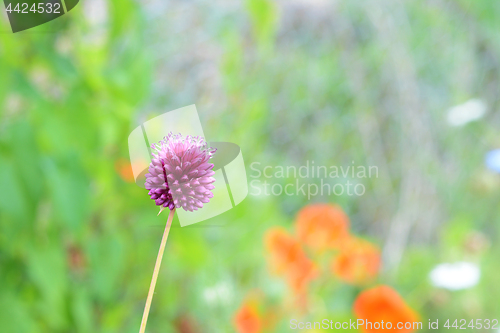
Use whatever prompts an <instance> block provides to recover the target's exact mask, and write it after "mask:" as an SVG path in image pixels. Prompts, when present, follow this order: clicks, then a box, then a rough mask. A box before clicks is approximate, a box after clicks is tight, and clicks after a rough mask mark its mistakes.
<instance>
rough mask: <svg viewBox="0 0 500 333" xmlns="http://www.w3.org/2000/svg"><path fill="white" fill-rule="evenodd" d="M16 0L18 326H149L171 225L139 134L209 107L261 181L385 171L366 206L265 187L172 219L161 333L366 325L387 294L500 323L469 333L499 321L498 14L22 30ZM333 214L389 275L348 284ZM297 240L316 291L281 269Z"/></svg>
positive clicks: (6, 47)
mask: <svg viewBox="0 0 500 333" xmlns="http://www.w3.org/2000/svg"><path fill="white" fill-rule="evenodd" d="M1 8H2V9H1V10H2V15H0V27H1V29H0V30H1V31H2V32H1V33H0V328H1V331H2V332H6V333H10V332H16V333H24V332H27V333H29V332H61V333H63V332H71V333H73V332H77V333H80V332H106V333H107V332H120V333H121V332H124V333H128V332H137V331H138V328H139V325H140V320H141V316H142V311H143V307H144V302H145V299H146V295H147V291H148V288H149V283H150V279H151V275H152V271H153V267H154V262H155V259H156V254H157V251H158V247H159V243H160V239H161V236H162V233H163V228H164V224H165V221H166V215H163V214H162V215H163V216H162V215H160V216H159V217H157V216H156V215H157V212H158V209H157V207H156V206H155V205H154V203H153V201H152V200H150V199H149V196H148V195H147V191H146V190H144V189H143V188H140V187H138V186H137V185H135V184H134V180H133V176H132V172H131V169H130V162H129V156H128V146H127V138H128V135H129V133H130V131H131V130H132V129H134V128H135V127H136V126H138V125H139V124H141V123H143V122H144V121H146V120H148V119H150V118H152V117H155V116H157V115H159V114H162V113H164V112H166V111H169V110H174V109H177V108H180V107H183V106H186V105H190V104H196V106H197V109H198V112H199V115H200V118H201V121H202V123H203V126H204V131H205V134H206V136H207V140H208V141H210V140H212V141H227V142H234V143H237V144H239V145H240V147H241V150H242V153H243V157H244V159H245V163H246V165H247V173H248V175H249V181H250V180H252V179H251V178H250V176H251V169H250V168H249V166H250V164H251V163H254V162H259V163H261V164H260V165H261V168H262V167H264V166H267V165H269V166H278V165H280V166H297V167H299V166H302V165H305V164H306V161H314V162H315V164H316V165H325V166H331V165H336V166H349V165H352V163H354V164H355V165H366V166H377V168H378V177H372V178H367V179H362V180H360V181H361V182H362V183H363V184H364V186H365V187H366V193H364V195H362V196H348V195H340V196H337V195H316V196H314V197H311V198H310V199H308V198H307V196H303V195H294V196H287V195H278V196H276V195H269V196H262V195H260V196H256V195H252V191H250V193H251V194H250V195H249V196H248V197H247V199H246V200H245V201H243V202H242V203H241V204H239V205H238V206H237V207H236V208H234V209H232V210H230V211H228V212H227V213H224V214H223V215H220V216H217V217H215V218H213V219H211V220H210V221H207V222H206V223H205V222H202V223H199V224H196V225H193V226H189V227H185V228H180V226H179V224H178V221H177V219H174V226H173V228H172V230H171V233H170V237H169V240H168V243H167V249H166V253H165V256H164V258H163V265H162V270H161V272H160V276H159V280H158V284H157V288H156V293H155V297H154V300H153V305H152V310H151V313H150V316H149V322H148V328H147V331H148V332H152V333H153V332H180V333H195V332H239V333H258V332H289V331H290V328H289V321H290V320H291V319H292V318H295V319H297V320H298V321H303V322H306V321H315V320H318V321H319V320H321V319H323V318H330V319H332V320H334V321H335V320H342V321H343V320H349V319H355V318H357V312H356V309H354V308H353V304H354V303H355V302H356V301H357V300H359V295H360V294H361V293H363V292H364V291H366V290H369V289H370V288H375V287H376V286H380V285H387V286H389V287H390V288H391V289H393V290H395V291H396V292H397V293H398V295H400V297H401V299H402V300H404V303H405V306H407V307H409V308H411V309H412V310H413V311H414V313H416V314H418V317H419V318H420V319H421V321H422V322H423V323H424V324H423V330H424V331H427V330H428V327H427V323H428V320H429V319H430V320H431V321H435V320H437V319H438V320H439V323H440V325H439V326H440V327H439V329H438V331H448V330H449V329H448V328H444V327H443V324H444V323H445V322H446V320H447V319H451V322H450V326H451V324H452V322H453V321H454V320H456V319H458V320H459V321H460V319H464V320H466V321H467V325H465V326H464V328H465V330H466V331H487V332H492V331H495V332H498V331H499V329H500V325H497V326H496V328H493V327H494V326H493V325H492V326H491V327H489V328H485V327H483V328H481V329H479V328H477V327H475V326H474V325H473V326H472V327H468V324H469V321H470V320H471V319H474V320H476V319H481V320H485V319H489V320H493V319H497V320H498V319H500V286H499V284H498V281H499V276H500V260H499V259H498V258H499V257H500V247H499V245H498V237H499V235H500V230H499V218H498V213H499V210H500V206H499V205H498V203H499V199H500V176H499V175H498V172H499V171H500V158H498V155H496V154H497V151H496V150H495V149H496V148H500V134H499V130H498V129H499V128H500V113H498V112H497V111H498V107H499V88H500V78H499V72H500V37H499V35H498V31H500V20H499V19H498V18H499V17H500V3H499V2H497V1H490V0H481V1H479V0H476V1H471V0H453V1H452V0H425V1H422V0H408V1H404V2H401V1H395V0H387V1H380V0H367V1H344V0H330V1H329V0H287V1H285V0H277V1H271V0H246V1H229V0H218V1H206V0H189V1H186V0H178V1H177V0H175V1H174V0H169V1H163V0H137V1H133V0H109V1H106V0H82V1H81V2H80V4H78V5H77V7H75V8H74V9H73V10H72V11H71V12H70V13H68V14H67V15H64V16H63V17H60V18H58V19H56V20H54V21H52V22H49V23H47V24H45V25H42V26H39V27H37V28H34V29H31V30H27V31H25V32H20V33H16V34H12V33H11V32H9V31H10V27H9V25H8V21H7V18H6V15H4V14H5V13H4V7H3V5H2V6H1ZM290 181H291V180H290V179H284V178H276V179H272V180H271V182H274V183H282V184H286V183H288V182H290ZM310 181H314V182H316V181H319V180H318V179H313V180H310ZM317 203H328V204H335V205H337V206H335V207H336V208H335V209H336V210H340V209H342V211H343V212H345V214H346V216H348V218H349V221H350V222H349V234H352V235H356V237H358V238H360V239H363V240H364V241H365V242H367V243H369V244H370V249H372V250H373V251H372V252H373V253H375V254H374V257H369V258H368V259H362V260H361V263H362V264H360V265H359V267H358V266H357V267H358V268H359V269H361V270H362V269H364V268H365V267H367V266H368V264H369V263H373V262H375V263H376V265H375V269H374V271H373V272H372V273H370V274H368V275H370V276H369V278H367V279H355V280H352V279H351V280H349V279H348V278H347V279H345V278H344V279H342V274H341V272H340V273H339V270H335V269H329V268H328V267H329V266H328V265H329V264H324V262H325V261H329V260H332V259H331V258H336V257H335V256H336V255H338V253H339V252H338V251H340V253H342V251H343V250H339V248H338V247H337V248H336V249H328V250H325V251H323V252H321V251H320V252H321V253H319V254H318V252H317V251H315V250H314V249H310V248H308V246H307V244H305V243H304V244H303V243H301V242H300V241H299V240H300V239H301V237H302V236H300V233H298V234H297V232H296V229H297V228H298V226H297V223H299V222H298V221H300V219H298V218H297V216H298V215H297V214H299V212H300V211H301V209H303V208H304V207H306V208H307V207H318V206H308V205H310V204H317ZM339 207H340V208H339ZM313 213H314V212H313ZM314 214H315V213H314ZM314 214H313V215H314ZM305 219H306V220H305V221H306V222H304V223H306V224H307V223H308V222H307V221H309V220H307V216H306V218H305ZM322 221H323V220H322ZM325 221H326V220H325ZM328 221H330V220H328ZM332 221H333V220H332ZM333 222H335V223H340V224H342V223H343V224H344V225H346V224H347V222H346V220H345V218H341V222H339V220H335V219H334V221H333ZM325 223H326V222H325ZM277 227H280V228H282V229H276V228H277ZM327 228H328V227H327ZM276 230H280V231H276ZM320 230H321V228H320ZM280 232H281V233H282V234H281V236H283V237H284V238H283V239H286V237H290V239H288V240H287V241H284V243H280V242H277V243H273V239H274V240H276V239H278V238H279V237H281V236H280ZM273 235H274V236H276V235H278V236H279V237H278V236H276V237H278V238H272V237H274V236H273ZM266 237H267V238H266ZM266 239H268V245H267V246H266ZM269 239H271V240H270V241H269ZM298 239H299V240H298ZM287 242H288V243H287ZM294 242H295V243H294ZM278 243H279V244H285V243H286V244H292V245H293V244H296V243H297V244H299V245H297V246H300V247H301V250H300V251H299V252H300V253H301V255H303V259H301V260H302V261H300V263H301V264H303V265H305V266H307V267H309V266H308V265H309V263H310V262H314V267H316V268H315V269H316V274H312V275H311V276H310V277H307V278H306V279H305V280H307V283H306V284H307V288H299V289H300V290H299V291H298V292H297V290H296V289H294V288H291V287H290V283H289V282H290V279H287V275H286V274H287V273H283V271H282V272H281V273H280V272H275V271H274V269H273V267H272V266H273V263H276V262H275V261H273V260H279V259H280V258H281V257H280V255H279V254H278V255H276V253H275V252H276V251H275V250H276V247H275V245H276V244H278ZM277 246H278V250H279V249H282V248H283V246H282V247H281V248H280V246H281V245H277ZM292 247H293V246H292ZM284 248H286V246H284ZM363 248H364V247H363ZM273 251H274V252H273ZM284 251H285V256H286V254H287V253H288V252H287V250H284ZM301 258H302V257H301ZM370 258H372V259H370ZM297 260H298V259H297ZM334 260H335V259H334ZM356 260H357V259H356ZM356 260H355V261H356ZM363 260H365V261H363ZM291 262H292V264H293V263H294V261H293V260H291ZM297 262H298V261H297ZM289 263H290V262H289ZM356 263H359V262H358V261H356ZM365 263H366V265H365ZM443 264H444V266H443ZM305 266H304V267H305ZM300 267H302V266H300ZM311 267H312V266H311ZM335 267H337V266H335ZM288 277H289V276H288ZM309 280H310V281H309ZM301 286H302V287H304V283H303V284H302V285H301ZM290 300H292V301H290ZM410 317H411V316H410ZM412 318H413V317H412ZM452 329H454V328H452ZM307 331H308V330H304V332H307ZM308 332H316V331H314V330H309V331H308Z"/></svg>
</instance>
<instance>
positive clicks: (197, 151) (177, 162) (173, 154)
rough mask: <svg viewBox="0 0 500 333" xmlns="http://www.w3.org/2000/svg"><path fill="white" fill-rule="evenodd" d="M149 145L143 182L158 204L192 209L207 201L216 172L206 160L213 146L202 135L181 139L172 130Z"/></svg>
mask: <svg viewBox="0 0 500 333" xmlns="http://www.w3.org/2000/svg"><path fill="white" fill-rule="evenodd" d="M151 148H152V149H153V150H154V152H153V153H152V155H153V158H152V160H151V164H150V165H149V173H148V174H146V184H145V185H146V189H148V190H149V195H150V196H151V199H153V200H154V201H155V203H156V205H157V206H162V207H168V208H169V209H170V210H173V209H174V207H175V208H180V207H182V208H184V210H187V211H190V212H192V211H193V210H198V208H202V207H203V204H204V203H207V202H209V201H210V198H212V197H213V196H214V195H213V193H212V191H211V190H212V189H214V188H215V186H214V185H213V184H212V183H213V182H215V179H214V178H213V177H212V176H213V175H214V174H215V172H214V171H213V170H212V169H213V167H214V165H213V164H211V163H208V160H209V159H210V158H211V157H212V155H213V154H214V153H215V151H216V149H213V148H209V147H208V145H207V143H206V142H205V140H204V139H203V138H202V137H199V136H196V137H192V136H190V135H188V136H186V137H185V138H184V137H183V136H182V135H181V134H180V133H179V134H175V135H174V134H172V132H170V133H169V134H168V135H167V136H165V138H164V139H163V140H161V141H160V142H158V143H157V144H153V145H151Z"/></svg>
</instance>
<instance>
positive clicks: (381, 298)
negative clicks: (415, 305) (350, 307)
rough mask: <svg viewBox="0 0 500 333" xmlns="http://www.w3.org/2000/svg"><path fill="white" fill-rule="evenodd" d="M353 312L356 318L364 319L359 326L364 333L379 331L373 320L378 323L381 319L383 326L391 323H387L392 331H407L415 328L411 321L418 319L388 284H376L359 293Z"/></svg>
mask: <svg viewBox="0 0 500 333" xmlns="http://www.w3.org/2000/svg"><path fill="white" fill-rule="evenodd" d="M354 313H355V314H356V317H358V319H363V320H364V323H363V326H362V327H360V328H361V330H362V331H363V332H365V333H371V332H379V331H380V328H379V329H376V328H375V326H377V324H375V322H378V323H380V322H381V321H382V320H383V321H384V327H385V328H387V325H388V323H391V324H389V325H392V326H391V327H392V330H393V331H399V332H408V333H409V332H413V331H414V330H415V329H417V326H416V325H415V324H413V323H415V322H417V321H418V320H419V317H418V315H417V313H416V312H415V311H413V309H411V308H410V307H409V306H408V305H407V304H406V303H405V301H404V300H403V298H402V297H401V296H400V295H399V294H398V293H397V292H396V291H395V290H394V289H392V288H391V287H389V286H378V287H375V288H372V289H368V290H365V291H363V292H362V293H361V294H359V295H358V298H357V299H356V301H355V302H354ZM369 323H371V326H370V324H369ZM400 323H402V324H400ZM408 323H411V325H410V324H408ZM405 324H406V325H407V326H406V328H405ZM410 326H411V327H410ZM408 327H409V328H408Z"/></svg>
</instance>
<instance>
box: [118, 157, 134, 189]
mask: <svg viewBox="0 0 500 333" xmlns="http://www.w3.org/2000/svg"><path fill="white" fill-rule="evenodd" d="M115 170H116V171H117V172H118V174H119V175H120V178H121V179H123V180H124V181H126V182H129V183H133V182H134V180H135V179H134V173H133V172H132V166H131V165H130V162H129V161H128V160H126V159H124V158H121V159H119V160H117V161H116V162H115Z"/></svg>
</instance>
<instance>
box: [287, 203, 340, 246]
mask: <svg viewBox="0 0 500 333" xmlns="http://www.w3.org/2000/svg"><path fill="white" fill-rule="evenodd" d="M296 228H297V235H298V237H299V239H300V240H301V241H302V242H304V244H306V245H308V246H310V247H311V248H314V249H317V250H325V249H337V248H339V247H340V245H341V244H342V242H343V241H344V240H345V239H346V238H347V237H348V236H349V218H348V217H347V215H346V214H345V213H344V211H343V210H342V209H341V208H340V207H339V206H335V205H329V204H314V205H308V206H306V207H304V208H302V209H301V210H300V212H299V213H298V215H297V224H296Z"/></svg>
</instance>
